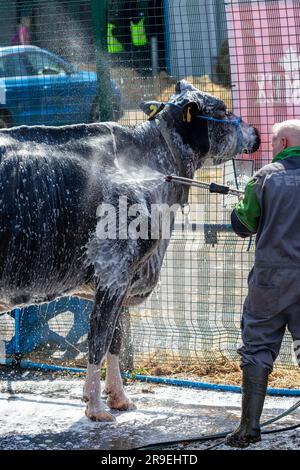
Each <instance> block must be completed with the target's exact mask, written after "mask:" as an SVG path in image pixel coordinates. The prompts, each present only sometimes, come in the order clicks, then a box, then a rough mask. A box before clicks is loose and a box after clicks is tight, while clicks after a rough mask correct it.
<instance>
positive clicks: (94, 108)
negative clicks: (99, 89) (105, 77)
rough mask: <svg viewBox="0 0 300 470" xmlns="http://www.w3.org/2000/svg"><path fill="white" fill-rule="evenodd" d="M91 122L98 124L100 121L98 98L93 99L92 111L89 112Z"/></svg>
mask: <svg viewBox="0 0 300 470" xmlns="http://www.w3.org/2000/svg"><path fill="white" fill-rule="evenodd" d="M90 119H91V122H99V121H100V106H99V100H98V98H95V100H94V103H93V106H92V110H91V118H90Z"/></svg>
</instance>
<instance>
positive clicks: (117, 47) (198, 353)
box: [0, 0, 300, 368]
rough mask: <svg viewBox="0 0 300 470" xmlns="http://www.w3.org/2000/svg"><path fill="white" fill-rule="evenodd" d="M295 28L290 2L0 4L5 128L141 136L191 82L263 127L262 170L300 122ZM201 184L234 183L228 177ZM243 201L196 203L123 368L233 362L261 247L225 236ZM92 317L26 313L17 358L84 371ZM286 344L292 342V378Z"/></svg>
mask: <svg viewBox="0 0 300 470" xmlns="http://www.w3.org/2000/svg"><path fill="white" fill-rule="evenodd" d="M299 19H300V4H299V2H298V1H296V0H285V1H274V0H270V1H259V2H254V1H250V0H248V1H236V0H232V1H226V2H225V1H223V0H208V1H207V0H205V1H204V0H173V1H168V0H144V1H143V0H140V1H139V0H135V1H125V0H110V1H107V2H105V1H100V0H69V1H53V0H30V1H29V0H27V1H22V0H19V1H17V0H16V1H11V0H9V1H8V0H5V1H4V0H3V1H1V0H0V126H1V127H10V126H14V125H21V124H27V125H33V124H46V125H61V124H73V123H79V122H95V121H98V120H105V119H112V120H117V121H119V123H120V124H124V125H135V124H138V123H139V122H142V121H144V120H145V116H144V115H143V113H142V111H140V109H139V104H140V102H141V101H142V100H147V99H156V100H159V101H164V102H166V101H167V100H168V99H169V97H170V96H171V95H172V94H173V93H174V87H175V83H176V82H177V80H178V79H182V78H186V79H187V80H189V81H190V82H192V83H193V84H194V85H195V86H196V87H198V88H199V89H201V90H203V91H206V92H209V93H212V94H214V95H216V96H219V97H220V98H221V99H223V100H224V102H225V103H226V105H227V106H228V108H229V109H231V110H233V111H234V112H235V113H236V114H240V115H241V116H242V117H243V118H244V119H245V120H247V121H248V122H250V123H251V124H253V125H255V126H257V127H258V128H259V129H260V131H261V136H262V147H261V150H260V151H259V153H258V154H257V156H256V157H255V158H256V159H255V167H259V166H261V164H262V163H265V162H267V161H269V160H270V157H271V149H270V135H271V130H272V126H273V124H274V123H275V122H276V121H281V120H283V119H287V118H292V117H297V116H299V112H298V111H299V109H298V107H299V104H300V101H299V89H300V78H299V77H300V76H299V69H300V56H299V43H300V41H299V37H298V35H299V34H300V30H299ZM242 158H243V156H242ZM197 178H199V179H201V180H202V181H206V182H210V181H215V182H225V183H226V182H228V175H227V174H226V169H225V167H222V166H220V167H218V168H215V167H214V168H210V167H208V168H204V169H201V170H200V171H199V173H198V174H197ZM229 182H230V183H232V184H235V181H232V180H229ZM235 202H236V199H234V198H231V199H230V198H229V199H228V198H227V199H226V200H225V199H224V196H216V195H209V194H208V193H206V192H205V191H203V190H193V191H192V192H191V197H190V210H191V212H190V214H189V215H183V216H182V215H181V214H178V221H177V222H178V223H179V222H180V221H182V219H183V218H186V217H188V218H189V221H190V224H192V223H194V226H192V225H190V227H189V229H188V230H187V231H185V232H184V233H182V232H180V231H179V230H177V231H175V233H174V235H173V238H172V241H171V244H170V247H169V250H168V252H167V255H166V258H165V261H164V265H163V269H162V272H161V276H160V281H159V284H158V286H157V287H156V289H155V291H154V292H153V294H152V295H151V297H150V298H149V299H148V300H147V301H146V302H145V304H144V305H143V306H142V307H139V308H130V311H129V312H128V311H126V312H125V313H124V318H125V323H126V329H127V336H126V344H125V350H126V354H127V359H126V360H125V363H126V362H127V364H128V363H130V364H131V366H132V367H134V368H138V367H142V366H144V365H149V364H151V365H153V366H155V365H157V364H162V363H164V364H166V363H168V364H170V367H171V366H172V364H174V363H177V364H178V363H182V364H199V363H200V362H204V363H209V362H216V361H218V360H220V359H222V358H224V357H225V358H227V359H229V360H237V353H236V347H237V344H238V343H239V341H240V317H241V309H242V303H243V299H244V298H245V295H246V292H247V275H248V272H249V270H250V268H251V266H252V263H253V251H254V240H252V244H249V241H241V240H239V239H238V238H237V237H236V236H235V235H234V234H233V233H232V232H231V230H230V212H231V209H232V207H233V204H234V203H235ZM90 309H91V305H90V303H89V302H87V301H79V300H78V299H74V298H73V299H63V300H62V301H58V302H54V303H52V304H49V305H48V306H42V307H28V308H27V309H24V310H23V311H22V312H21V319H20V323H19V326H20V338H19V341H20V342H19V344H18V350H19V352H21V353H23V354H25V355H26V356H28V357H31V358H34V359H40V360H44V359H45V357H47V358H50V359H49V360H53V361H59V362H62V361H69V363H70V361H73V363H76V364H80V363H81V360H82V359H84V357H85V355H86V348H87V344H86V336H87V328H88V315H89V313H90ZM14 316H15V314H14V313H12V314H11V313H7V314H5V315H2V316H1V317H0V339H1V340H2V343H1V344H2V347H3V348H4V350H5V353H6V355H10V354H12V353H14V352H16V350H15V349H16V342H15V336H14V333H15V322H14ZM3 341H4V342H3ZM290 343H291V340H290V337H289V335H288V334H287V335H286V337H285V340H284V344H283V346H282V349H281V354H280V358H279V361H278V364H281V365H284V366H286V367H290V366H292V358H291V344H290ZM126 354H125V355H126ZM129 356H130V357H129Z"/></svg>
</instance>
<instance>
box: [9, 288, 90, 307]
mask: <svg viewBox="0 0 300 470" xmlns="http://www.w3.org/2000/svg"><path fill="white" fill-rule="evenodd" d="M63 296H70V297H71V296H72V297H79V298H81V299H85V300H90V301H94V299H95V284H94V283H93V282H90V283H87V284H83V285H81V286H79V287H77V286H76V287H75V288H72V289H70V290H67V291H65V292H63V293H62V292H60V291H59V290H58V291H57V293H53V292H52V293H50V294H45V293H39V294H38V293H35V294H34V295H30V294H28V293H26V292H22V291H18V292H15V293H14V295H12V296H11V297H7V296H6V295H4V293H3V292H0V312H8V311H10V310H13V309H14V308H16V307H21V308H22V307H25V306H28V305H32V304H41V303H45V302H51V301H53V300H55V299H58V298H59V297H63Z"/></svg>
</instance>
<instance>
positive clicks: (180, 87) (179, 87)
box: [175, 80, 197, 95]
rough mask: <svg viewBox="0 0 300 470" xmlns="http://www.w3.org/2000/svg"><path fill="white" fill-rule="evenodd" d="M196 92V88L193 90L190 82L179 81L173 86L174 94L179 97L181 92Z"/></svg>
mask: <svg viewBox="0 0 300 470" xmlns="http://www.w3.org/2000/svg"><path fill="white" fill-rule="evenodd" d="M188 90H190V91H197V88H195V87H194V86H193V85H192V84H191V83H190V82H188V81H187V80H180V82H177V83H176V85H175V93H176V94H177V95H180V93H182V92H183V91H188Z"/></svg>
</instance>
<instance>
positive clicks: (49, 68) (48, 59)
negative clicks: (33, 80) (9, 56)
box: [24, 52, 68, 75]
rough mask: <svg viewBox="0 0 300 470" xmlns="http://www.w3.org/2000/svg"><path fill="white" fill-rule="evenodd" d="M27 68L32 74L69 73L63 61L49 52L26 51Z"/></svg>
mask: <svg viewBox="0 0 300 470" xmlns="http://www.w3.org/2000/svg"><path fill="white" fill-rule="evenodd" d="M24 55H25V58H26V63H27V68H28V70H29V74H30V75H61V74H64V75H65V74H66V73H68V70H67V67H66V66H65V65H64V64H63V62H62V61H60V60H57V59H56V58H55V57H52V56H51V55H48V54H43V53H37V52H26V53H25V54H24Z"/></svg>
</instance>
